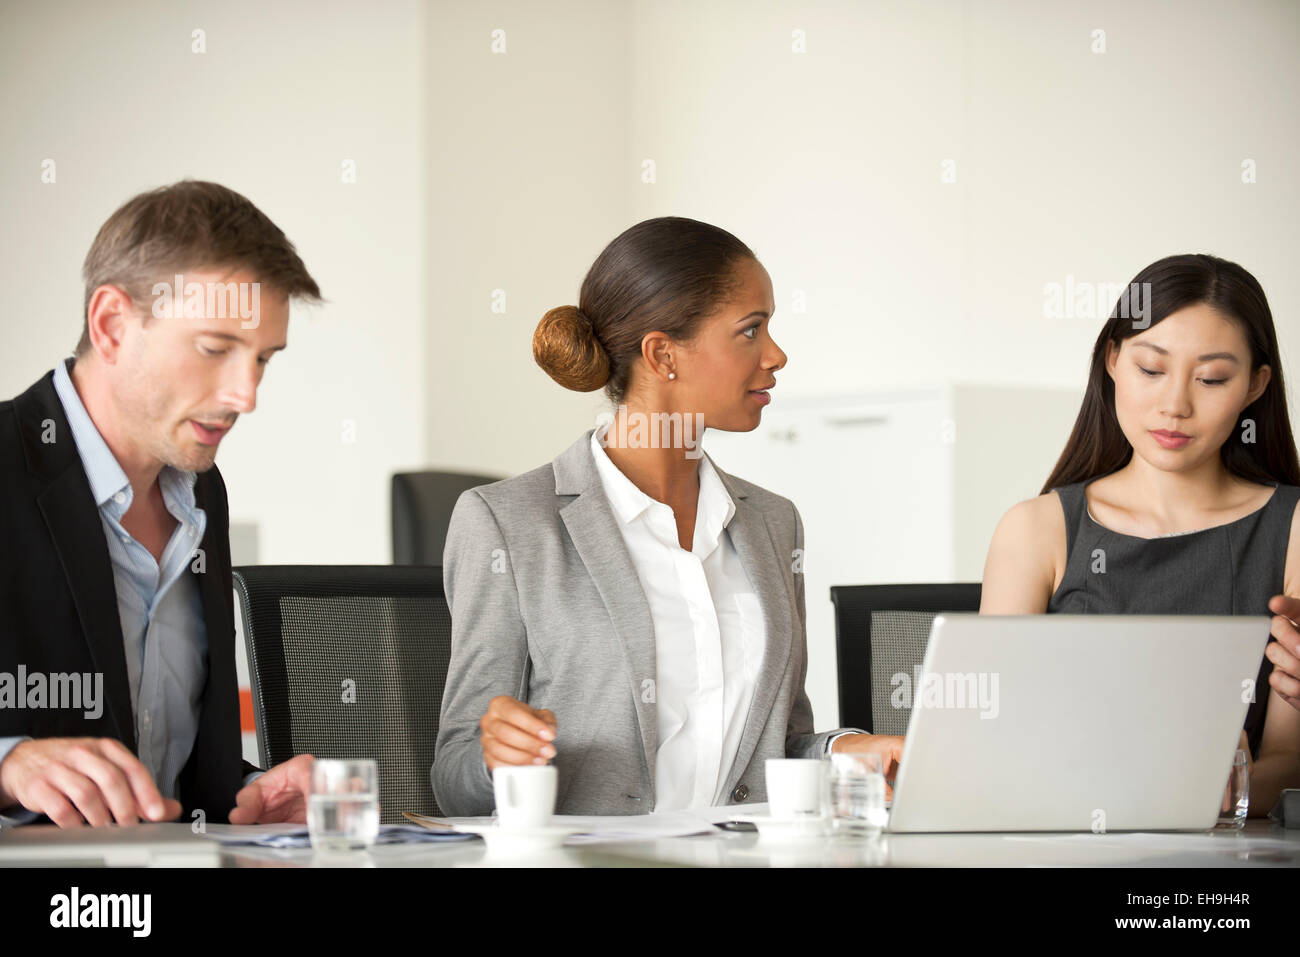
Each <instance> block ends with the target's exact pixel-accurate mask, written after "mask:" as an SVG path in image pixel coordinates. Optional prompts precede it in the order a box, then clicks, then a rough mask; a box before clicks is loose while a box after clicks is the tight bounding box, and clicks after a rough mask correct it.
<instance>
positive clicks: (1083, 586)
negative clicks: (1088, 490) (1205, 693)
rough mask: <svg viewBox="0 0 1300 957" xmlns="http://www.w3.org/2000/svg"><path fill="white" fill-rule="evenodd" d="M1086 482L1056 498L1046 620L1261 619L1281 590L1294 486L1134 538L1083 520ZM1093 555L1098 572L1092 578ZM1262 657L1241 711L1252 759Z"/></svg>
mask: <svg viewBox="0 0 1300 957" xmlns="http://www.w3.org/2000/svg"><path fill="white" fill-rule="evenodd" d="M1087 484H1088V483H1087V482H1076V483H1075V484H1073V485H1064V486H1061V487H1060V488H1057V489H1055V490H1054V491H1055V492H1056V494H1057V495H1058V496H1059V497H1060V499H1061V508H1062V509H1063V510H1064V512H1065V534H1066V550H1067V551H1066V555H1067V556H1068V557H1067V560H1066V565H1065V575H1064V576H1063V577H1062V579H1061V585H1060V587H1059V588H1057V589H1056V593H1055V594H1054V595H1052V598H1051V601H1049V602H1048V604H1047V611H1048V613H1049V614H1057V613H1060V614H1074V615H1079V614H1094V615H1101V614H1108V615H1269V614H1271V612H1270V611H1269V610H1268V600H1269V599H1270V598H1272V597H1273V596H1274V595H1277V594H1280V593H1281V592H1282V579H1283V575H1284V573H1285V570H1286V551H1287V544H1288V542H1289V539H1290V537H1291V517H1292V515H1293V513H1294V512H1295V507H1296V502H1297V501H1298V500H1300V488H1297V487H1296V486H1294V485H1278V486H1277V487H1276V491H1274V493H1273V495H1272V497H1270V498H1269V500H1268V502H1267V504H1265V505H1264V507H1263V508H1260V509H1258V510H1257V511H1254V512H1251V513H1250V514H1249V515H1247V516H1246V517H1245V518H1240V519H1238V520H1237V521H1235V522H1229V523H1228V524H1227V525H1219V526H1216V527H1214V528H1207V529H1202V530H1201V531H1196V532H1187V533H1185V534H1179V535H1167V536H1163V537H1161V538H1150V539H1148V538H1136V537H1134V536H1132V535H1122V534H1120V533H1119V532H1112V531H1111V530H1110V529H1107V528H1104V527H1102V526H1101V525H1099V524H1097V522H1096V521H1095V520H1094V519H1093V518H1092V516H1091V515H1089V514H1088V504H1087V499H1086V498H1085V496H1084V493H1083V490H1084V486H1085V485H1087ZM1097 549H1101V550H1102V553H1103V554H1104V560H1105V569H1106V571H1105V574H1098V573H1095V572H1093V571H1092V569H1093V567H1094V565H1095V564H1096V563H1097V560H1098V558H1099V557H1101V556H1099V555H1097V554H1096V553H1095V552H1096V550H1097ZM1272 670H1273V663H1272V662H1271V661H1269V660H1268V659H1267V658H1265V659H1263V661H1262V663H1261V664H1260V668H1259V678H1258V680H1257V681H1256V683H1255V700H1254V702H1252V704H1251V705H1250V709H1249V710H1248V711H1247V712H1246V725H1245V729H1246V739H1247V740H1248V741H1249V742H1250V750H1251V754H1253V755H1257V754H1258V753H1259V741H1260V738H1261V736H1262V735H1263V733H1264V715H1265V713H1266V711H1267V709H1268V693H1269V690H1270V689H1269V685H1268V675H1269V672H1271V671H1272Z"/></svg>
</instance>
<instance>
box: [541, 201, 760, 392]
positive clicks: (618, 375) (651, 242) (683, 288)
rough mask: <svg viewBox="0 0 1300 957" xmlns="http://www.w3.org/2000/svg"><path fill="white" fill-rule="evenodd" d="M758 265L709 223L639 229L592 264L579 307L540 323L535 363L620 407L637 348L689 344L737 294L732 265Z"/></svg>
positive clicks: (666, 221)
mask: <svg viewBox="0 0 1300 957" xmlns="http://www.w3.org/2000/svg"><path fill="white" fill-rule="evenodd" d="M755 258H756V257H755V256H754V254H753V252H751V251H750V249H749V247H748V246H746V245H745V244H744V243H742V242H741V241H740V240H739V239H737V238H736V237H735V236H733V235H731V233H729V232H727V231H726V230H725V229H719V228H718V227H717V226H710V225H709V224H708V223H701V222H699V221H697V220H694V219H684V218H682V217H679V216H663V217H660V218H659V219H647V220H646V221H645V222H642V223H637V224H636V225H635V226H633V227H631V228H630V229H627V230H625V231H624V232H623V233H621V234H620V235H619V236H618V237H617V238H616V239H615V240H614V241H613V242H611V243H610V244H609V245H608V246H606V247H605V249H604V251H603V252H601V254H600V255H599V256H598V257H596V261H595V263H593V264H592V267H591V269H590V270H589V271H588V272H587V278H586V279H584V280H583V282H582V289H581V291H580V292H579V293H578V305H577V306H576V307H575V306H560V307H558V308H556V309H552V310H550V311H549V312H547V313H546V315H544V316H542V321H541V322H539V323H538V324H537V331H536V332H535V333H534V334H533V358H534V359H535V360H536V361H537V364H538V365H539V366H541V367H542V369H543V370H545V372H546V374H547V375H549V376H550V377H551V378H552V379H554V380H555V381H556V382H558V383H559V384H560V385H562V386H564V387H565V388H566V389H573V390H574V391H576V392H593V391H595V390H596V389H599V388H600V387H601V386H604V387H605V392H606V394H607V395H608V396H609V398H610V399H611V400H612V401H613V402H615V403H617V402H620V401H621V400H622V399H623V396H624V395H625V394H626V392H627V386H628V376H629V375H630V373H631V371H632V365H633V363H635V362H636V360H637V359H638V358H639V357H640V356H641V340H642V339H644V338H645V337H646V335H648V334H649V333H651V332H663V333H665V334H667V335H669V336H671V337H672V338H673V339H675V340H677V341H678V342H687V341H689V340H690V339H691V338H692V337H693V336H694V335H695V333H696V332H697V331H698V329H699V322H700V320H701V319H702V318H704V317H705V316H708V315H710V314H711V313H713V312H714V310H716V309H717V307H718V305H719V304H721V303H722V302H724V301H725V300H726V298H727V296H729V295H730V294H731V293H732V292H733V291H734V290H735V287H736V284H737V281H738V280H737V277H736V270H735V266H736V264H737V263H738V262H739V261H741V260H744V259H755Z"/></svg>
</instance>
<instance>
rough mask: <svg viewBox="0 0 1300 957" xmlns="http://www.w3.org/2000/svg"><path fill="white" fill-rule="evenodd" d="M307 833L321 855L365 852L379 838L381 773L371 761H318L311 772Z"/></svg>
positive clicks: (327, 759) (330, 759)
mask: <svg viewBox="0 0 1300 957" xmlns="http://www.w3.org/2000/svg"><path fill="white" fill-rule="evenodd" d="M307 832H308V833H309V834H310V835H311V844H312V847H314V848H315V849H316V850H318V851H345V850H356V849H360V848H366V847H369V846H370V845H372V844H374V843H375V837H376V836H377V835H378V834H379V770H378V768H377V767H376V765H375V762H374V761H373V760H371V759H369V758H365V759H359V760H336V759H332V758H318V759H317V760H316V762H315V763H314V764H313V765H312V769H311V793H310V794H309V795H308V796H307Z"/></svg>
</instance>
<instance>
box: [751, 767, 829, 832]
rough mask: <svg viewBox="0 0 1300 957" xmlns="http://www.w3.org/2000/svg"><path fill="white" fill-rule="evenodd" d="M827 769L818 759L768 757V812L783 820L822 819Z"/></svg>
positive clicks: (825, 805)
mask: <svg viewBox="0 0 1300 957" xmlns="http://www.w3.org/2000/svg"><path fill="white" fill-rule="evenodd" d="M829 767H830V763H829V762H827V761H823V760H821V759H820V758H768V759H767V805H768V813H769V814H771V816H772V817H773V818H776V819H778V820H783V821H790V820H796V819H799V818H815V817H824V816H825V815H826V811H827V810H828V805H829V803H830V791H829V782H830V778H829V776H828V768H829Z"/></svg>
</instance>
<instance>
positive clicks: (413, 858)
mask: <svg viewBox="0 0 1300 957" xmlns="http://www.w3.org/2000/svg"><path fill="white" fill-rule="evenodd" d="M753 809H754V806H750V807H749V808H748V809H747V810H750V811H752V810H753ZM443 820H448V821H458V820H459V821H465V822H468V821H476V822H482V821H484V820H485V819H482V818H475V819H470V818H465V819H457V818H445V819H443ZM221 827H222V826H220V825H212V830H213V832H214V833H220V831H221ZM273 829H274V826H268V829H267V830H268V831H270V830H273ZM48 866H61V867H70V866H85V867H110V868H111V867H223V868H241V867H245V868H253V867H336V868H354V867H757V868H772V867H1105V868H1113V867H1161V868H1168V867H1189V868H1203V867H1209V868H1254V867H1297V866H1300V830H1295V829H1291V830H1287V829H1285V828H1283V827H1280V826H1278V825H1276V824H1274V823H1273V822H1271V821H1269V820H1268V819H1252V820H1249V821H1247V822H1246V825H1245V827H1244V828H1243V829H1241V830H1239V831H1232V830H1226V831H1225V830H1215V831H1206V832H1136V833H1132V832H1112V833H1104V834H1093V833H1071V834H1058V833H1015V834H1005V833H967V834H891V833H883V834H880V835H878V836H874V837H865V838H847V837H844V836H840V835H828V836H821V837H801V838H795V839H772V838H770V837H767V836H764V835H760V834H758V833H755V832H752V831H748V832H747V831H728V830H721V829H718V828H713V830H712V831H711V832H710V833H705V834H697V835H691V836H677V837H646V838H636V839H617V840H609V841H597V842H594V843H583V844H568V843H566V844H565V845H563V846H559V847H555V848H549V849H545V850H532V851H524V852H520V851H517V850H513V849H507V850H504V851H503V850H501V849H500V848H493V847H489V846H488V845H487V844H486V843H485V842H484V841H483V840H482V839H480V838H474V839H471V840H467V841H457V842H447V843H439V844H385V845H376V846H374V847H371V848H369V849H367V850H365V851H348V852H335V853H328V854H324V853H317V852H314V851H313V850H311V849H310V848H301V849H284V848H265V847H256V846H245V845H227V844H222V843H219V842H218V841H217V840H214V839H213V837H212V836H205V835H201V834H196V833H194V831H193V830H192V828H191V826H190V825H189V824H184V823H175V824H143V825H137V826H135V827H131V828H101V829H91V828H79V829H76V830H65V831H60V830H59V829H58V828H56V827H55V826H53V825H35V826H28V827H22V828H15V829H13V830H6V831H0V867H6V868H12V867H48Z"/></svg>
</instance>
